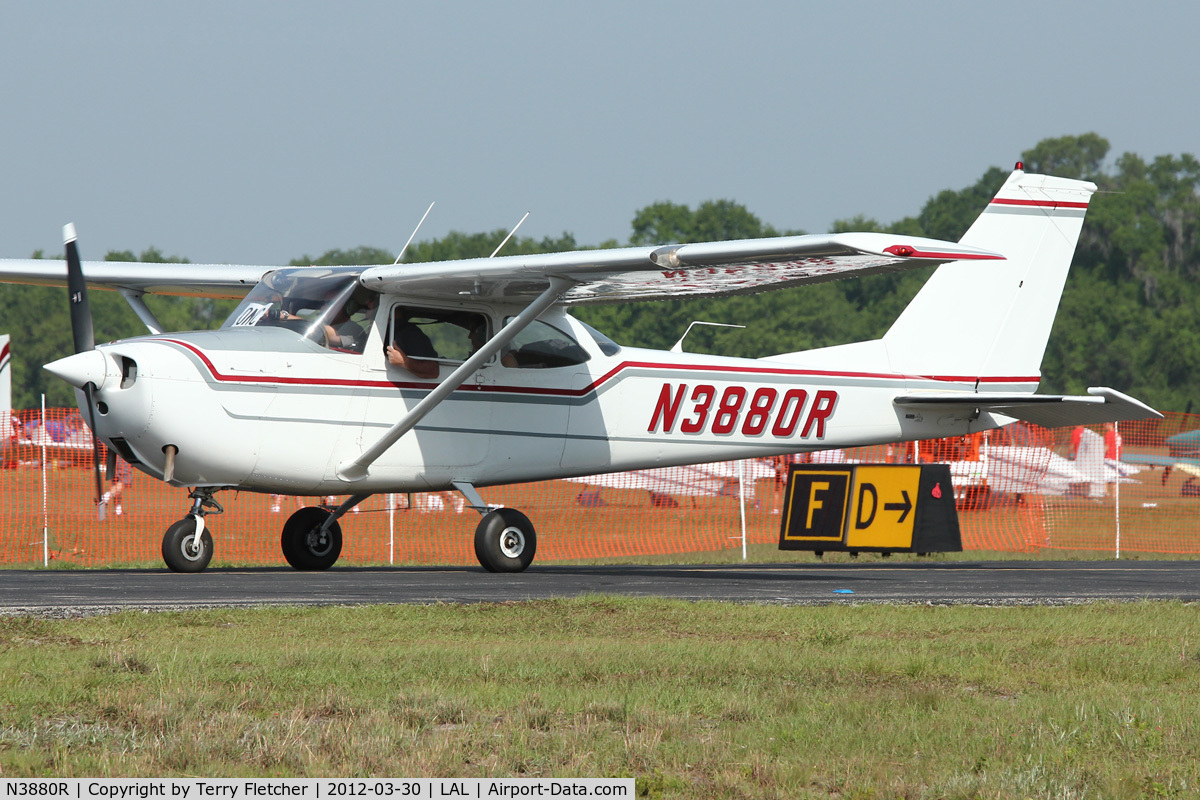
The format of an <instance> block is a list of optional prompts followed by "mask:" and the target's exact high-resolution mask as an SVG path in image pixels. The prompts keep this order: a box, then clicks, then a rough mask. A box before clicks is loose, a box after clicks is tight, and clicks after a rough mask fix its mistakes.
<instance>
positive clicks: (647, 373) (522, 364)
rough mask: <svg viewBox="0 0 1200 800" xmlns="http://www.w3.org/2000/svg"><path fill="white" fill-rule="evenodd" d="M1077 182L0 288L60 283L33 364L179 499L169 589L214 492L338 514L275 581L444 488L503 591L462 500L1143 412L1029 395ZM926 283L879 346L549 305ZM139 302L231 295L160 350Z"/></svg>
mask: <svg viewBox="0 0 1200 800" xmlns="http://www.w3.org/2000/svg"><path fill="white" fill-rule="evenodd" d="M1095 188H1096V187H1095V185H1094V184H1091V183H1085V182H1081V181H1074V180H1065V179H1059V178H1054V177H1047V176H1042V175H1029V174H1025V173H1024V172H1023V171H1022V169H1021V168H1020V165H1019V164H1018V168H1017V169H1016V171H1014V172H1013V173H1012V175H1011V176H1010V177H1009V178H1008V180H1007V181H1006V182H1005V184H1004V186H1003V188H1001V189H1000V191H999V193H998V194H997V195H996V197H995V199H994V200H992V202H991V203H990V204H989V205H988V206H987V208H986V209H984V211H983V213H982V214H981V215H980V217H979V218H978V219H977V220H976V222H975V223H974V224H973V225H972V227H971V229H970V230H969V231H968V232H967V233H966V234H965V235H964V236H963V238H962V240H961V241H960V242H957V243H953V242H942V241H935V240H931V239H923V238H915V237H906V236H897V235H892V234H884V233H846V234H834V235H814V236H791V237H782V238H772V239H755V240H743V241H731V242H710V243H701V244H683V245H665V246H657V247H630V248H624V249H615V250H590V251H582V252H570V253H556V254H550V255H530V256H506V257H497V258H489V259H469V260H461V261H449V262H442V263H431V264H387V265H380V266H363V267H356V268H316V267H310V268H302V269H288V268H272V267H251V266H229V265H198V264H161V265H160V264H143V263H133V264H125V263H105V262H87V263H82V264H81V263H80V261H79V256H78V251H77V248H76V244H75V238H76V237H75V229H74V226H73V225H68V226H67V227H66V229H65V230H64V233H65V239H66V251H67V262H68V269H67V273H68V275H67V276H64V275H63V274H62V267H61V266H56V265H55V263H54V262H46V261H30V260H24V261H16V260H12V261H0V280H4V281H8V282H19V283H36V284H49V285H62V284H63V283H64V279H65V282H66V283H67V286H68V292H69V294H70V299H71V305H72V327H73V330H74V334H75V349H76V354H75V355H72V356H69V357H67V358H63V359H60V360H59V361H55V362H54V363H52V364H48V365H47V366H46V369H48V370H49V371H50V372H52V373H54V374H55V375H58V376H59V377H61V378H63V379H64V380H66V381H67V382H69V383H70V384H71V385H73V386H75V387H76V388H77V392H76V396H77V399H78V401H79V404H80V408H81V410H82V411H83V415H84V418H85V419H86V420H88V422H89V425H90V426H91V427H92V429H93V430H94V431H95V432H96V435H97V438H99V439H100V440H103V442H104V443H105V444H107V445H109V446H110V448H111V449H113V450H115V451H116V452H117V453H118V454H120V456H121V457H122V458H124V459H125V460H126V461H128V462H130V463H131V464H133V465H134V466H136V467H137V468H138V469H139V470H141V471H142V472H145V473H146V474H148V475H151V476H153V477H155V478H158V479H161V480H164V481H166V482H167V483H170V484H171V485H173V486H179V487H191V492H190V494H189V498H190V499H191V501H192V503H191V509H190V511H188V513H187V514H186V515H185V516H184V517H183V518H182V519H180V520H179V521H178V522H176V523H175V524H173V525H171V526H170V527H169V528H168V529H167V531H166V533H165V535H164V537H163V545H162V551H163V558H164V560H165V561H166V564H167V566H168V567H170V568H171V569H172V570H176V571H184V572H196V571H199V570H202V569H203V568H204V567H205V566H206V565H207V564H208V562H209V560H210V559H211V557H212V554H213V541H212V535H211V529H210V527H209V526H208V524H207V517H208V516H209V515H211V514H214V513H220V511H221V510H222V509H221V506H220V504H219V503H218V502H217V501H216V499H215V497H214V495H216V493H217V492H219V491H221V490H224V489H238V490H243V491H254V492H270V493H274V494H293V495H305V496H316V495H349V498H348V499H347V500H346V501H345V502H344V503H342V504H341V505H340V506H338V507H336V508H333V507H332V506H313V507H308V508H303V509H301V510H299V511H297V512H296V513H295V514H294V515H292V516H291V518H290V519H288V520H287V522H286V524H285V525H284V527H283V531H282V537H281V545H282V550H283V554H284V557H285V558H286V559H287V561H288V562H289V563H290V564H291V565H292V566H293V567H295V568H297V569H301V570H316V569H326V568H328V567H330V566H331V565H333V564H334V562H335V561H336V560H337V558H338V555H339V553H340V550H341V542H342V536H341V529H340V526H339V524H338V520H339V518H340V517H341V516H342V515H343V514H345V513H346V512H347V511H348V510H349V509H350V508H352V507H353V506H354V505H356V504H357V503H359V502H361V501H362V500H363V499H364V498H366V497H367V496H369V495H371V494H375V493H382V492H409V491H412V492H425V491H445V490H450V489H455V490H457V491H459V492H461V493H462V495H463V496H464V497H465V499H466V501H467V503H468V504H469V505H470V506H471V507H472V508H473V509H475V510H476V511H478V512H479V513H480V514H482V515H483V519H482V520H481V521H480V523H479V526H478V527H477V529H476V531H475V552H476V555H477V556H478V558H479V562H480V564H482V565H483V566H484V567H485V568H486V569H488V570H491V571H506V572H507V571H512V572H515V571H520V570H523V569H525V568H526V567H527V566H528V565H529V563H530V562H531V560H532V559H533V556H534V552H535V550H536V545H537V539H536V535H535V531H534V527H533V525H532V524H531V523H530V521H529V520H528V518H527V517H525V515H524V514H522V513H521V512H519V511H517V510H514V509H509V508H491V507H489V506H488V505H487V504H486V503H484V501H483V500H482V499H481V497H480V495H479V493H478V491H477V489H478V487H482V486H489V485H495V484H504V483H515V482H521V481H536V480H544V479H550V478H563V477H571V476H579V475H588V474H596V473H605V472H614V471H620V470H633V469H649V468H656V467H665V466H673V465H684V464H693V463H702V462H710V461H728V460H732V459H744V458H759V457H764V456H770V455H776V454H784V453H793V452H801V451H807V450H816V449H830V448H845V447H857V446H861V445H868V444H876V443H885V442H895V441H903V440H914V439H924V438H931V437H945V436H952V435H958V434H964V433H970V432H975V431H980V430H985V429H988V428H994V427H997V426H1001V425H1005V424H1008V423H1011V422H1013V421H1014V420H1017V419H1023V420H1028V421H1030V422H1035V423H1038V424H1041V425H1047V426H1052V425H1058V424H1072V425H1074V424H1090V423H1097V422H1104V421H1109V420H1126V419H1136V418H1143V417H1149V416H1157V412H1155V411H1154V410H1152V409H1150V408H1149V407H1147V406H1145V405H1143V404H1142V403H1140V402H1138V401H1136V400H1134V399H1132V398H1129V397H1126V396H1125V395H1123V394H1121V393H1119V392H1116V391H1114V390H1112V389H1106V388H1099V389H1089V390H1088V391H1089V395H1088V396H1080V397H1064V396H1044V395H1036V394H1034V391H1035V389H1036V388H1037V385H1038V381H1039V375H1040V372H1039V369H1040V364H1041V359H1042V354H1043V352H1044V349H1045V346H1046V340H1047V337H1048V336H1049V334H1050V326H1051V323H1052V322H1053V320H1054V315H1055V311H1056V308H1057V305H1058V301H1059V297H1060V295H1061V293H1062V289H1063V283H1064V281H1065V279H1066V275H1067V270H1068V268H1069V266H1070V262H1071V258H1072V255H1073V253H1074V248H1075V243H1076V240H1077V238H1078V235H1079V231H1080V228H1081V226H1082V224H1083V217H1084V213H1085V211H1086V208H1087V205H1088V200H1089V198H1090V196H1091V195H1092V193H1093V192H1094V191H1095ZM927 264H940V265H941V266H939V267H938V269H937V270H936V271H935V273H934V274H933V276H932V277H931V278H930V279H929V281H928V282H927V283H926V284H925V286H924V287H923V288H922V290H921V291H920V293H919V294H918V295H917V296H916V297H915V298H914V299H913V301H912V302H911V304H910V305H909V306H908V307H907V308H906V309H905V310H904V312H903V313H902V314H901V315H900V317H899V318H898V319H897V320H896V322H895V324H893V325H892V327H891V329H890V330H889V331H888V332H887V333H886V334H885V335H884V336H883V338H882V339H878V340H874V341H867V342H859V343H855V344H848V345H840V346H835V347H827V348H822V349H818V350H811V351H807V352H799V353H782V354H779V355H773V356H769V357H767V358H762V359H746V358H728V357H719V356H710V355H697V354H689V353H682V352H667V351H654V350H645V349H640V348H633V347H621V346H619V345H617V344H616V343H614V342H613V341H612V340H611V339H609V338H608V337H606V336H605V335H603V334H601V333H600V332H598V331H596V330H593V329H592V328H590V327H589V326H587V325H585V324H583V323H582V322H580V321H579V320H576V319H574V318H573V317H572V316H570V315H569V314H568V313H567V311H568V309H569V308H570V307H571V306H574V305H581V304H586V303H598V302H612V301H630V300H651V299H663V298H677V297H683V296H692V295H697V294H706V293H707V294H733V293H743V292H757V291H763V290H766V289H773V288H778V287H783V286H795V285H800V284H807V283H815V282H819V281H827V280H834V279H838V278H847V277H852V276H862V275H868V274H871V273H880V272H888V271H893V270H900V269H906V268H910V267H916V266H922V265H927ZM88 287H91V288H102V289H111V290H116V291H118V292H120V293H121V294H122V295H124V296H125V298H126V299H127V300H128V302H129V303H130V305H131V306H132V307H133V309H134V310H135V312H137V313H138V315H139V316H140V317H141V319H142V320H143V322H145V324H146V325H147V327H148V328H149V330H150V335H147V336H141V337H137V338H133V339H126V340H122V341H116V342H111V343H109V344H105V345H100V346H98V347H97V346H94V344H93V341H92V331H91V319H90V317H91V314H90V311H89V307H88V304H87V288H88ZM147 292H160V293H168V294H196V295H208V296H226V297H228V296H234V297H238V296H240V297H243V300H242V302H241V304H240V305H239V306H238V307H237V309H236V310H235V311H234V312H233V313H232V314H231V315H230V317H229V319H227V320H226V321H225V323H224V325H222V327H221V328H220V329H219V330H216V331H204V332H190V333H164V332H163V331H162V326H161V325H160V324H159V323H158V321H157V320H156V319H155V318H154V315H153V314H152V313H151V312H150V311H149V309H148V308H147V307H146V306H145V304H144V303H143V301H142V296H143V294H145V293H147ZM415 331H419V332H415ZM420 332H423V333H424V335H421V333H420ZM431 344H432V346H430V345H431ZM389 346H393V347H392V348H391V349H390V350H388V349H387V348H388V347H389ZM402 351H405V352H402ZM97 472H98V470H97ZM98 494H99V493H98Z"/></svg>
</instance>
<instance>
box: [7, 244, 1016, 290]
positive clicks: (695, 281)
mask: <svg viewBox="0 0 1200 800" xmlns="http://www.w3.org/2000/svg"><path fill="white" fill-rule="evenodd" d="M1000 258H1003V256H1001V255H998V254H996V253H991V252H988V251H986V250H979V249H977V248H971V247H967V246H964V245H960V244H956V243H953V242H942V241H937V240H935V239H924V238H919V237H913V236H893V235H890V234H882V233H844V234H830V235H819V236H817V235H814V236H783V237H777V238H771V239H743V240H739V241H730V242H707V243H699V244H684V245H668V246H665V247H626V248H620V249H613V250H578V251H573V252H567V253H544V254H538V255H515V256H501V257H498V258H474V259H463V260H457V261H434V262H429V263H423V264H384V265H378V266H362V267H360V268H359V269H361V270H362V277H361V279H360V280H361V282H362V284H363V285H364V286H366V287H367V288H370V289H374V290H376V291H379V292H383V291H398V292H403V293H404V294H407V295H409V296H411V297H422V298H426V299H442V300H447V299H449V300H456V301H461V300H463V299H464V297H469V298H472V299H480V300H486V299H491V300H501V301H511V302H515V303H522V302H528V301H531V300H533V299H534V298H535V297H537V296H538V295H539V294H541V293H542V291H544V290H545V289H546V287H547V286H549V283H550V278H551V277H554V276H559V277H565V278H569V279H571V280H574V281H576V282H578V284H579V285H577V286H575V287H574V288H572V289H571V290H570V291H569V292H567V294H566V295H565V296H564V297H563V298H562V300H561V302H563V303H565V304H579V303H597V302H605V301H625V300H652V299H663V298H668V297H678V296H682V295H692V294H738V293H746V292H758V291H763V290H765V289H770V288H778V287H782V286H794V285H799V284H805V283H818V282H821V281H829V280H837V279H840V278H851V277H858V276H861V275H870V274H874V273H879V272H894V271H898V270H903V269H911V268H913V267H920V266H926V265H935V264H942V263H945V262H947V261H959V260H995V259H1000ZM82 266H83V275H84V279H85V280H86V281H87V284H88V288H90V289H111V290H128V291H134V292H144V293H149V294H174V295H198V296H202V297H243V296H245V294H246V292H248V291H249V290H250V289H251V288H253V286H254V285H255V284H257V283H258V281H259V280H260V279H261V278H262V276H263V275H265V274H266V273H267V272H269V271H271V270H273V269H281V268H282V267H276V266H247V265H236V264H154V263H143V262H133V263H130V262H120V261H85V262H83V265H82ZM0 282H4V283H24V284H33V285H41V286H65V285H66V267H65V265H64V264H63V262H61V261H58V260H50V259H24V260H18V259H0Z"/></svg>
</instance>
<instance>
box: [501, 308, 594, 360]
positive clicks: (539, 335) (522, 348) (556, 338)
mask: <svg viewBox="0 0 1200 800" xmlns="http://www.w3.org/2000/svg"><path fill="white" fill-rule="evenodd" d="M510 319H511V317H510ZM587 360H588V352H587V351H586V350H584V349H583V348H582V347H580V346H579V343H578V342H576V341H575V340H574V339H572V338H571V337H570V336H568V335H567V334H565V333H563V332H562V331H560V330H559V329H558V328H556V327H554V326H553V325H550V324H548V323H545V322H542V321H541V320H534V321H533V322H531V323H530V324H529V326H528V327H527V328H525V330H523V331H521V332H520V333H518V334H517V335H516V337H515V338H514V339H513V340H512V341H511V342H510V343H509V345H508V347H507V349H506V350H505V351H504V353H503V354H502V357H501V359H500V363H502V364H503V365H504V366H506V367H517V368H525V369H550V368H553V367H570V366H572V365H575V364H582V363H583V362H585V361H587Z"/></svg>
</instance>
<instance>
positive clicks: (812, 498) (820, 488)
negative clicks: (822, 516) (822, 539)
mask: <svg viewBox="0 0 1200 800" xmlns="http://www.w3.org/2000/svg"><path fill="white" fill-rule="evenodd" d="M828 491H829V483H828V482H827V481H813V482H812V486H810V487H809V490H808V522H807V523H805V525H804V529H805V530H809V531H811V530H812V526H813V514H814V513H815V512H816V510H817V509H818V508H824V503H822V502H821V501H820V500H818V499H817V492H828Z"/></svg>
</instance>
